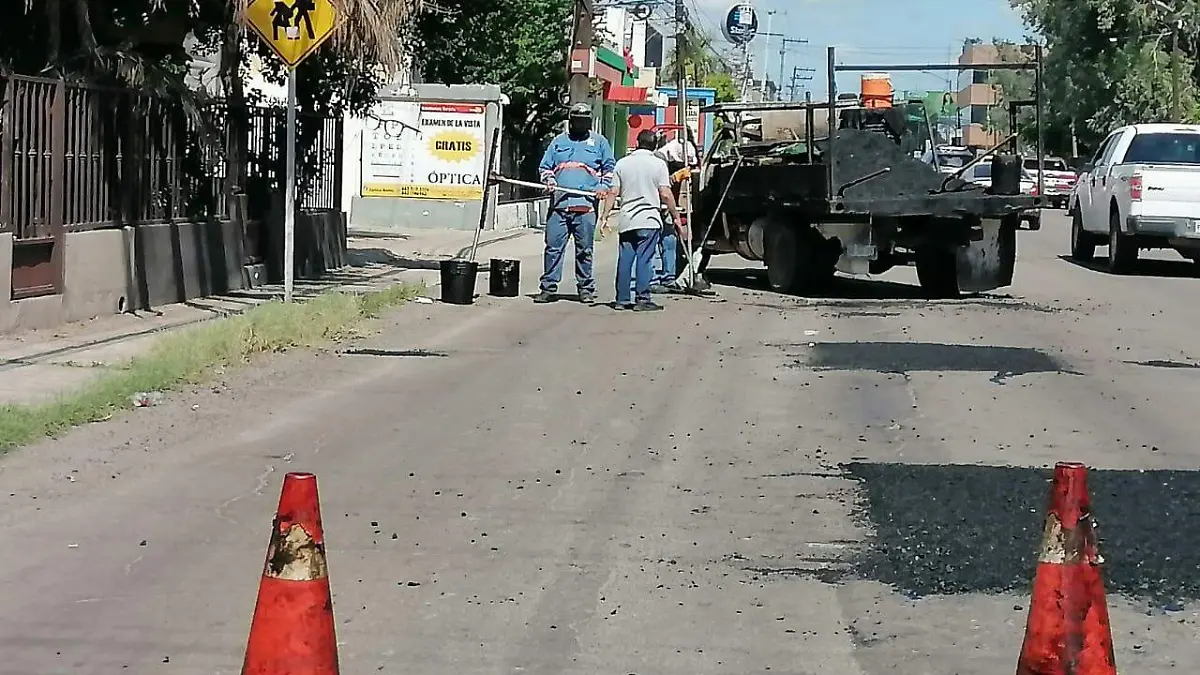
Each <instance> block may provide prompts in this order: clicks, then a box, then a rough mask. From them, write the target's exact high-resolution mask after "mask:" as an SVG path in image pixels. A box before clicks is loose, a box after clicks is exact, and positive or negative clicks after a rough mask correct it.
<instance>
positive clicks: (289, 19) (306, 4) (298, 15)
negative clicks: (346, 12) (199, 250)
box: [246, 0, 340, 68]
mask: <svg viewBox="0 0 1200 675" xmlns="http://www.w3.org/2000/svg"><path fill="white" fill-rule="evenodd" d="M246 20H247V21H248V22H249V23H250V27H251V28H253V29H254V32H255V33H258V36H259V37H261V38H262V39H263V41H264V42H266V43H267V46H269V47H270V48H271V50H272V51H274V52H275V53H276V54H278V55H279V58H281V59H283V62H284V63H286V64H287V65H288V67H290V68H295V67H296V66H297V65H298V64H299V63H300V62H301V61H303V60H304V59H305V58H306V57H307V56H308V55H309V54H311V53H313V52H314V51H316V49H317V47H320V46H321V43H323V42H325V40H327V39H329V36H330V35H333V31H335V30H336V29H337V27H338V23H339V20H340V18H339V16H338V10H337V7H335V6H334V4H333V2H332V1H331V0H250V4H248V5H247V6H246Z"/></svg>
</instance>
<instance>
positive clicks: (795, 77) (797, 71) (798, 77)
mask: <svg viewBox="0 0 1200 675" xmlns="http://www.w3.org/2000/svg"><path fill="white" fill-rule="evenodd" d="M815 72H817V71H816V69H815V68H801V67H800V66H796V67H795V68H792V84H791V85H790V87H789V89H790V93H789V96H788V98H790V99H792V100H793V101H795V100H796V90H797V89H799V88H800V86H799V85H800V83H801V82H809V81H811V80H812V79H813V76H812V73H815ZM801 73H807V74H804V75H802V74H801Z"/></svg>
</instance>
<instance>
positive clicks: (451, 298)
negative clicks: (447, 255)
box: [441, 260, 479, 305]
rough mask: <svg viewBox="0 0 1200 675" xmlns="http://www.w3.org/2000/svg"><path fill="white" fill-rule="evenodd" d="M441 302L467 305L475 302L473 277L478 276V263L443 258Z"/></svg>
mask: <svg viewBox="0 0 1200 675" xmlns="http://www.w3.org/2000/svg"><path fill="white" fill-rule="evenodd" d="M441 268H442V270H441V271H442V302H445V303H448V304H451V305H469V304H471V303H473V302H475V279H476V277H478V276H479V263H477V262H472V261H470V260H443V261H442V263H441Z"/></svg>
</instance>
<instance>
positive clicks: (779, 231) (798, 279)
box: [763, 225, 813, 294]
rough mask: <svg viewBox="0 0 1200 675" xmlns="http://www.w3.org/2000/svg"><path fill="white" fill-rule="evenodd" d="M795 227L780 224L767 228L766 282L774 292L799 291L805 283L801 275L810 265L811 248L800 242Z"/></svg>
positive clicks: (794, 292) (792, 292) (804, 273)
mask: <svg viewBox="0 0 1200 675" xmlns="http://www.w3.org/2000/svg"><path fill="white" fill-rule="evenodd" d="M804 244H805V242H804V240H803V237H801V236H800V234H799V233H798V232H797V231H796V229H795V228H792V227H788V226H786V225H780V226H775V227H772V228H770V229H769V230H768V231H767V241H766V246H765V247H764V248H765V249H766V250H765V251H764V253H765V255H764V256H763V258H765V261H764V262H766V263H767V283H769V284H770V285H771V290H773V291H775V292H777V293H789V294H799V293H801V292H803V290H804V286H805V275H806V274H807V270H808V269H809V268H811V267H812V258H813V256H812V249H811V248H809V247H808V246H805V245H804Z"/></svg>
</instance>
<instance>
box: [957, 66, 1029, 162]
mask: <svg viewBox="0 0 1200 675" xmlns="http://www.w3.org/2000/svg"><path fill="white" fill-rule="evenodd" d="M1031 49H1032V46H1029V45H1020V46H1011V47H998V46H996V45H994V44H967V45H964V46H963V51H962V54H961V55H960V56H959V57H958V63H959V65H964V66H970V65H976V64H988V63H1009V62H1014V61H1017V60H1027V59H1031V58H1032V53H1031ZM957 98H958V108H959V113H960V117H961V119H962V139H963V141H962V142H963V144H964V145H967V146H970V147H975V148H987V147H991V146H993V145H995V144H996V143H998V142H999V141H1000V136H999V134H997V133H996V132H995V131H990V130H989V129H988V119H989V114H990V115H992V116H994V115H995V114H1007V113H1005V112H1003V111H999V110H996V106H998V105H999V104H1000V103H1001V97H1000V94H999V92H997V91H996V87H995V86H994V85H993V84H992V74H991V73H990V72H989V71H987V70H986V69H975V68H971V69H968V70H962V71H960V73H959V76H958V96H957Z"/></svg>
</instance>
